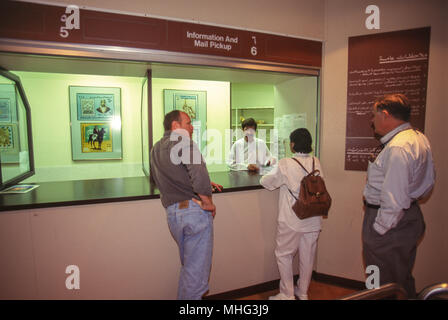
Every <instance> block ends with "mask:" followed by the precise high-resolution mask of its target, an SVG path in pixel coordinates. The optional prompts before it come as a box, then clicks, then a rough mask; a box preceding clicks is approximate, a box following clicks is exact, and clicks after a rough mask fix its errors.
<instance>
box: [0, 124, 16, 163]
mask: <svg viewBox="0 0 448 320" xmlns="http://www.w3.org/2000/svg"><path fill="white" fill-rule="evenodd" d="M19 151H20V148H19V132H18V126H17V124H16V123H1V122H0V157H1V162H2V163H18V162H19Z"/></svg>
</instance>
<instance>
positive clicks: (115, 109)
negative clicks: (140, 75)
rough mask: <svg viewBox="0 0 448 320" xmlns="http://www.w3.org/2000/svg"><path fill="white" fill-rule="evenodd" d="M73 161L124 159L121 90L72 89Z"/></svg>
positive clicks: (70, 92) (98, 88)
mask: <svg viewBox="0 0 448 320" xmlns="http://www.w3.org/2000/svg"><path fill="white" fill-rule="evenodd" d="M69 95H70V119H71V133H72V159H73V160H110V159H122V145H121V89H120V88H107V87H77V86H70V87H69Z"/></svg>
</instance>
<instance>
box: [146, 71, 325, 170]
mask: <svg viewBox="0 0 448 320" xmlns="http://www.w3.org/2000/svg"><path fill="white" fill-rule="evenodd" d="M152 76H153V79H152V90H153V91H152V108H153V121H152V127H153V137H154V138H153V143H155V142H157V141H158V140H159V139H160V138H161V137H162V135H163V127H162V122H163V117H164V115H165V114H166V113H167V112H168V111H170V110H171V109H172V108H167V103H171V102H170V101H167V100H168V99H175V95H176V94H178V97H179V98H182V97H184V98H182V99H181V101H180V102H179V103H178V105H177V109H179V110H182V111H186V112H187V113H189V112H190V113H191V115H192V117H194V118H195V121H200V122H201V124H205V126H204V127H205V130H202V131H200V132H198V134H201V135H202V140H205V141H206V144H205V145H203V146H201V151H202V154H203V156H204V157H205V160H206V162H207V167H208V170H209V172H222V171H229V170H245V169H247V167H238V169H235V168H237V167H234V166H232V165H229V164H230V162H231V161H230V151H231V149H232V145H233V144H235V143H236V142H237V141H238V140H239V141H242V140H241V139H244V137H243V131H242V127H241V125H242V122H243V121H244V120H246V119H249V118H253V119H254V121H255V122H256V124H257V129H256V137H257V138H258V139H261V140H263V141H264V142H265V144H266V146H267V148H268V150H269V151H270V153H271V154H272V156H273V157H275V158H276V159H281V158H284V157H291V156H292V152H291V150H290V147H289V135H290V133H291V132H292V131H293V130H295V129H297V128H307V129H308V130H309V131H310V133H311V135H312V138H313V153H314V155H316V156H318V151H319V76H318V72H316V75H300V74H286V73H276V72H263V71H249V70H238V69H228V68H227V69H224V68H212V67H197V66H179V65H177V66H173V65H162V64H157V65H153V66H152ZM167 92H169V93H170V95H167ZM202 93H205V96H206V100H205V101H204V102H201V99H200V95H201V94H202ZM185 97H186V98H185ZM188 97H190V98H189V99H188ZM201 109H204V110H205V112H201ZM192 122H193V121H192ZM199 127H200V126H199ZM193 139H194V134H193ZM246 141H247V140H246ZM271 167H272V166H269V168H267V167H266V168H264V169H266V170H267V171H268V170H269V169H270V168H271ZM266 170H262V171H261V173H263V172H266Z"/></svg>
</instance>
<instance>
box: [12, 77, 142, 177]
mask: <svg viewBox="0 0 448 320" xmlns="http://www.w3.org/2000/svg"><path fill="white" fill-rule="evenodd" d="M13 73H15V74H16V75H18V76H19V77H20V79H21V81H22V85H23V87H24V89H25V92H26V95H27V98H28V100H29V103H30V106H31V119H32V129H33V145H34V161H35V167H36V175H35V176H33V177H30V178H29V179H27V180H26V182H32V181H33V182H44V181H58V180H84V179H99V178H112V177H126V176H141V175H143V171H142V170H141V159H142V150H141V130H140V127H141V124H140V107H141V89H142V81H143V79H142V78H138V77H113V76H93V75H77V74H63V73H41V72H13ZM69 86H96V87H120V88H121V105H122V110H121V117H122V149H123V157H122V160H101V161H73V160H72V151H71V133H70V110H69Z"/></svg>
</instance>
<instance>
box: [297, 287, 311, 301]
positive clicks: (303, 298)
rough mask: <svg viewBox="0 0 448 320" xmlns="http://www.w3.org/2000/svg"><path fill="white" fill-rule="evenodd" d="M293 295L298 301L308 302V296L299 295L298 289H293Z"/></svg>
mask: <svg viewBox="0 0 448 320" xmlns="http://www.w3.org/2000/svg"><path fill="white" fill-rule="evenodd" d="M294 295H295V296H296V297H297V298H299V300H308V295H307V294H302V295H300V294H299V288H298V287H294Z"/></svg>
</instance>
